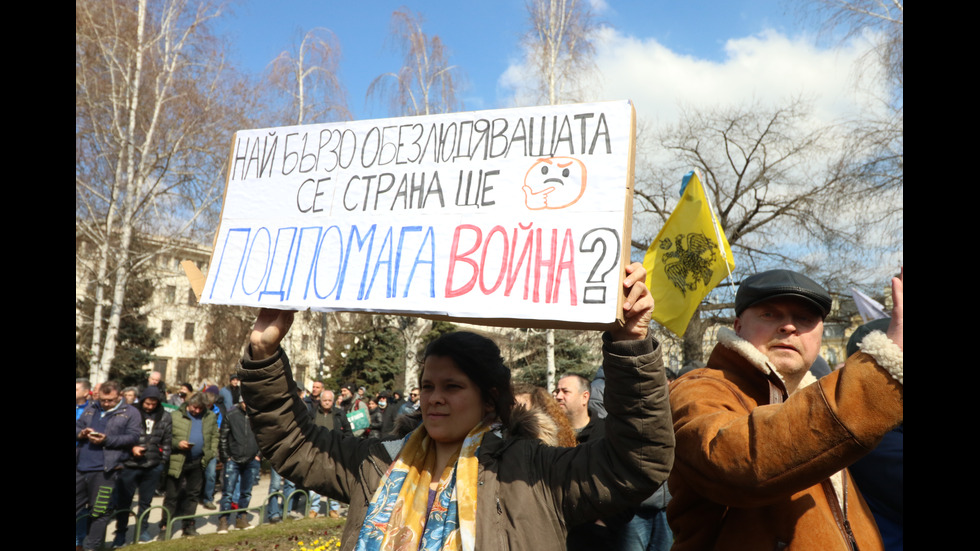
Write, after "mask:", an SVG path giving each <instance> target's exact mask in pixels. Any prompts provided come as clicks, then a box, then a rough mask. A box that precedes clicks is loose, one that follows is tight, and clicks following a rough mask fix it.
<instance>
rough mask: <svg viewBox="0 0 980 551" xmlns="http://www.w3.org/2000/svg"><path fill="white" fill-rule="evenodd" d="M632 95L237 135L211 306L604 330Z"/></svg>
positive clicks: (611, 300) (626, 244)
mask: <svg viewBox="0 0 980 551" xmlns="http://www.w3.org/2000/svg"><path fill="white" fill-rule="evenodd" d="M634 136H635V113H634V110H633V106H632V104H631V103H630V102H628V101H621V102H604V103H593V104H574V105H558V106H544V107H533V108H520V109H503V110H493V111H475V112H467V113H452V114H444V115H431V116H419V117H406V118H396V119H381V120H366V121H354V122H347V123H331V124H316V125H305V126H288V127H280V128H270V129H258V130H247V131H241V132H238V133H236V134H235V138H234V143H233V145H232V151H231V156H230V159H229V171H228V182H227V186H226V188H225V195H224V204H223V207H222V215H221V223H220V226H219V229H218V233H217V235H216V237H215V246H214V251H213V253H212V257H211V261H210V264H209V266H208V270H207V272H208V273H207V280H206V282H205V287H204V291H203V294H202V297H201V302H204V303H212V304H235V305H249V306H265V307H271V308H280V309H287V308H288V309H300V310H301V309H307V308H310V309H313V310H317V311H331V310H345V311H370V312H390V313H400V314H412V315H426V316H430V317H450V318H452V319H454V320H471V321H474V322H477V323H483V324H487V325H520V326H526V327H565V326H578V327H583V326H584V327H596V328H599V327H608V326H610V325H611V324H613V323H615V322H616V320H617V318H619V317H621V311H620V310H621V301H622V291H621V281H622V272H623V269H622V267H623V264H624V263H625V262H628V260H629V248H630V222H631V213H632V199H633V196H632V189H633V157H634V147H635V146H634Z"/></svg>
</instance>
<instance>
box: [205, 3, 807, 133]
mask: <svg viewBox="0 0 980 551" xmlns="http://www.w3.org/2000/svg"><path fill="white" fill-rule="evenodd" d="M593 1H595V0H593ZM401 6H407V7H408V8H409V9H411V10H413V11H415V12H417V13H420V14H422V16H423V18H424V27H423V28H424V30H425V32H426V33H427V34H429V35H433V34H436V35H439V36H440V37H441V38H442V39H443V41H444V43H445V44H446V45H447V46H448V47H449V49H450V52H451V58H450V59H451V61H452V63H454V64H455V65H457V66H459V67H460V68H461V69H462V71H463V73H464V75H465V77H466V80H465V82H466V84H467V86H466V88H465V90H464V92H463V98H464V103H465V108H466V109H467V110H471V109H492V108H499V107H508V106H510V105H511V104H512V103H513V91H512V90H510V89H508V88H506V87H502V86H501V76H502V75H503V74H504V73H505V72H506V71H507V70H508V68H509V67H513V66H514V65H517V64H519V63H520V61H521V58H522V52H521V49H520V44H519V41H520V37H521V35H522V33H523V32H525V30H526V28H527V16H526V10H525V7H524V0H494V1H484V2H470V1H458V0H450V1H444V0H429V1H415V2H403V1H388V0H361V1H359V2H351V1H349V0H344V1H337V0H319V1H314V0H283V1H278V2H271V1H263V0H248V1H244V2H240V3H236V4H235V6H234V9H233V12H232V13H231V14H229V15H225V16H224V17H222V19H221V21H220V29H221V30H222V31H223V32H225V33H227V35H228V37H229V38H230V39H231V46H232V51H231V54H232V61H233V62H234V63H235V64H237V65H239V66H240V67H242V68H243V69H245V70H246V71H248V72H250V73H255V74H258V73H261V72H262V71H263V70H264V69H265V68H266V66H267V65H268V63H269V62H270V61H271V60H272V59H274V58H275V57H276V56H277V55H278V54H279V53H280V52H281V51H283V50H286V49H289V48H290V47H291V45H292V44H293V43H294V42H298V41H299V39H300V37H301V36H302V33H304V32H306V31H307V30H309V29H311V28H313V27H326V28H328V29H330V30H331V31H333V32H334V34H335V35H336V36H337V38H338V41H339V43H340V47H341V50H342V58H341V62H340V78H341V82H342V83H343V84H344V86H345V87H346V89H347V97H348V103H349V107H350V109H351V111H352V113H353V115H354V117H355V118H358V119H362V118H377V117H384V116H388V113H387V112H386V110H385V106H384V105H383V104H382V103H380V102H377V101H373V102H366V100H365V93H366V91H367V87H368V85H369V84H370V82H371V81H372V80H373V79H374V78H375V77H376V76H378V75H379V74H382V73H384V72H387V71H394V70H397V68H398V67H399V65H400V59H401V58H400V54H399V53H398V52H396V51H394V50H393V49H392V48H391V46H390V44H389V43H388V42H386V39H387V37H388V33H389V28H390V18H391V13H392V12H393V11H394V10H396V9H398V8H399V7H401ZM791 10H792V6H789V5H788V4H787V3H786V2H785V1H784V0H755V1H749V0H729V1H724V2H717V1H714V2H696V1H695V2H672V1H663V0H657V1H641V0H606V1H605V2H604V4H603V5H601V6H599V8H598V9H596V10H594V12H595V13H596V15H597V18H598V20H599V21H600V22H601V23H603V24H605V25H607V26H608V27H610V28H612V29H615V31H616V35H615V36H616V37H617V39H623V38H630V39H633V40H635V41H641V42H644V43H647V44H650V43H656V44H659V45H660V46H662V47H664V48H666V49H667V50H669V51H670V52H672V53H673V54H674V55H675V56H676V57H678V58H681V59H684V58H686V59H688V60H698V61H702V62H706V63H715V64H720V63H724V61H725V60H726V58H728V57H729V55H730V54H729V53H728V52H727V51H726V44H728V43H729V41H730V40H732V39H740V38H747V37H753V36H760V35H762V34H763V33H770V34H772V33H776V34H778V35H780V36H785V37H800V36H803V33H802V31H801V28H800V25H799V24H798V19H799V18H798V14H797V13H795V12H793V11H791ZM812 35H813V33H808V34H807V36H812ZM808 40H809V39H808ZM602 78H603V79H604V80H606V81H611V80H615V77H608V76H607V75H603V77H602ZM620 89H623V90H624V91H621V92H619V93H620V94H624V93H625V94H627V95H630V96H632V95H634V93H633V91H632V90H631V89H630V87H628V86H627V87H625V88H620ZM610 93H611V92H610ZM595 99H622V96H618V97H615V98H613V97H605V96H603V97H599V98H595ZM638 108H642V106H638Z"/></svg>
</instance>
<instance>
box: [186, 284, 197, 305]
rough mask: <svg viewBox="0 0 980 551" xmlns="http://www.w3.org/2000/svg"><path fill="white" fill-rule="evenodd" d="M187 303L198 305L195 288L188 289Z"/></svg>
mask: <svg viewBox="0 0 980 551" xmlns="http://www.w3.org/2000/svg"><path fill="white" fill-rule="evenodd" d="M187 305H188V306H195V305H197V296H195V295H194V289H191V288H188V289H187Z"/></svg>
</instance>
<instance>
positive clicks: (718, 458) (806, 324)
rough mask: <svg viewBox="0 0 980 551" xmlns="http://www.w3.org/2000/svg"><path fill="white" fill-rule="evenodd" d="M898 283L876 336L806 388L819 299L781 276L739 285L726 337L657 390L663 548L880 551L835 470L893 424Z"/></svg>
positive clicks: (897, 406) (811, 289) (823, 305)
mask: <svg viewBox="0 0 980 551" xmlns="http://www.w3.org/2000/svg"><path fill="white" fill-rule="evenodd" d="M903 285H904V283H903V279H902V278H895V279H893V281H892V293H893V296H894V298H895V311H894V313H893V318H892V322H891V325H890V326H889V329H888V334H887V335H886V334H884V333H881V332H875V333H872V334H870V335H868V337H866V338H865V339H864V340H863V341H862V345H861V348H862V350H861V351H859V352H858V353H856V354H854V355H853V356H851V357H850V358H848V359H847V362H846V364H845V365H844V367H843V368H841V369H839V370H837V371H834V372H832V373H831V374H830V375H827V376H825V377H823V378H821V379H820V380H819V381H818V380H816V379H815V378H814V377H813V376H812V375H810V374H809V367H810V365H812V364H813V361H814V360H815V359H816V357H817V355H818V353H819V352H820V345H821V338H822V335H823V319H824V318H825V317H826V315H827V313H828V312H829V310H830V306H831V299H830V296H829V295H828V294H827V292H826V291H825V290H824V289H823V288H822V287H820V285H818V284H817V283H815V282H814V281H812V280H810V279H809V278H807V277H805V276H803V275H801V274H797V273H794V272H790V271H786V270H773V271H770V272H763V273H760V274H756V275H754V276H751V277H749V278H747V279H746V280H745V281H744V282H743V283H742V285H741V286H740V288H739V291H738V294H737V295H736V298H735V312H736V316H737V319H736V320H735V325H734V331H732V330H729V329H722V330H721V331H719V334H718V341H719V343H718V344H717V345H716V346H715V348H714V350H713V351H712V353H711V357H710V359H709V360H708V365H707V367H706V368H703V369H698V370H695V371H692V372H691V373H689V374H687V375H685V376H683V377H681V378H679V379H678V380H677V381H675V382H674V383H673V384H672V385H671V388H670V404H671V411H672V415H673V419H674V432H675V437H676V448H675V455H676V461H675V462H674V469H673V471H672V472H671V473H670V479H669V482H668V483H669V488H670V492H671V494H673V501H671V502H670V505H669V506H668V508H667V518H668V521H669V522H670V526H671V529H672V530H673V532H674V538H675V540H674V547H673V549H674V550H681V551H684V550H707V549H726V550H727V549H746V550H749V549H751V550H757V549H786V550H811V549H812V550H820V551H825V550H836V549H841V550H844V549H856V548H860V549H861V550H862V551H868V550H873V549H881V548H882V542H881V537H880V536H879V534H878V530H877V527H876V526H875V522H874V519H873V518H872V515H871V513H870V511H869V510H868V507H867V504H866V503H865V502H864V499H863V498H862V497H861V495H860V493H859V492H858V491H857V488H856V486H855V484H854V481H853V479H852V478H851V477H850V475H849V474H848V472H847V469H846V467H847V466H848V465H850V464H851V463H853V462H854V461H855V460H857V459H858V458H859V457H861V456H862V455H864V454H865V453H867V452H868V451H870V450H871V449H873V448H874V447H875V445H876V444H877V443H878V441H879V440H880V439H881V437H882V436H883V435H884V434H885V433H887V432H888V431H890V430H891V429H893V428H895V427H896V426H897V425H898V424H900V423H901V422H902V421H903V419H904V386H903V383H902V380H903V379H902V377H903V375H902V372H903V337H902V335H903V328H902V326H903V321H904V318H903Z"/></svg>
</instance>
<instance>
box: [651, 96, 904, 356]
mask: <svg viewBox="0 0 980 551" xmlns="http://www.w3.org/2000/svg"><path fill="white" fill-rule="evenodd" d="M847 130H848V129H847V128H846V127H842V126H815V125H814V123H813V122H812V119H811V117H810V109H809V105H808V103H807V102H805V101H802V100H799V99H797V100H793V101H790V102H789V103H787V104H786V105H782V106H776V107H765V106H761V105H757V104H756V105H747V106H738V107H732V108H728V109H718V110H712V111H695V112H686V113H685V114H684V116H683V117H682V122H681V123H680V124H678V125H677V126H675V127H672V128H669V129H668V130H667V131H666V132H665V133H664V134H663V136H662V138H661V140H660V145H661V147H663V148H664V149H665V150H666V151H667V153H668V157H669V160H668V161H666V162H665V163H664V164H662V165H660V170H658V171H652V172H646V173H644V174H641V175H640V180H639V181H638V183H637V186H636V187H637V189H636V196H637V197H638V201H637V204H636V208H637V210H639V211H641V212H643V213H646V214H648V215H653V220H655V221H659V225H662V223H663V222H665V221H666V220H667V218H668V217H669V216H670V213H671V212H672V210H673V208H674V207H675V206H676V204H677V200H678V199H677V196H678V195H677V187H678V183H679V181H680V175H681V174H683V173H685V172H687V171H688V170H690V169H691V168H699V169H700V170H701V171H702V172H703V174H704V182H703V184H704V187H705V190H706V191H707V195H708V199H709V201H711V204H712V208H713V209H714V210H715V212H716V214H717V216H718V220H719V222H720V223H721V226H722V228H723V229H724V231H725V235H726V236H727V237H728V241H729V244H730V245H731V247H732V251H733V252H734V254H735V256H736V270H737V273H736V274H735V276H736V277H740V276H741V275H743V274H750V273H754V272H756V271H759V270H763V269H769V268H772V267H777V266H779V267H794V268H797V269H799V270H801V271H804V272H805V273H808V274H810V275H811V276H813V277H814V278H815V279H818V280H820V281H822V282H823V283H824V284H825V285H827V287H828V288H829V289H832V290H836V289H845V288H846V286H847V285H849V284H852V283H854V282H857V281H861V280H862V279H864V278H867V277H870V276H871V275H872V274H873V273H874V272H875V271H876V268H879V264H880V263H881V261H882V258H884V257H885V256H886V255H887V254H888V253H890V252H895V251H900V250H901V246H902V239H901V234H900V232H899V233H898V234H897V235H896V234H895V233H893V232H894V227H895V224H896V223H897V224H898V225H899V227H900V225H901V216H902V214H901V212H902V211H901V205H902V200H901V189H897V190H896V189H894V188H880V187H877V186H876V185H875V184H874V182H869V181H867V180H865V179H863V178H862V172H861V170H860V169H859V168H860V166H861V165H862V163H863V155H864V154H866V152H867V150H866V148H865V147H863V144H862V143H861V142H860V140H857V139H855V138H854V137H853V136H850V135H849V133H848V132H847ZM636 218H641V216H637V217H636ZM656 225H657V224H653V225H651V226H648V227H647V235H648V237H647V239H652V238H653V236H654V235H655V233H654V232H653V230H654V229H655V228H654V227H653V226H656ZM633 245H634V247H638V248H641V249H642V250H646V248H647V245H648V243H646V242H643V241H642V240H635V241H634V243H633ZM710 299H711V295H709V300H710ZM731 306H732V305H731V304H730V303H728V304H725V303H723V304H718V303H710V302H708V303H704V304H702V308H701V309H702V311H703V312H699V313H696V314H695V315H694V318H693V319H692V321H691V324H690V325H689V326H688V329H687V332H686V333H685V335H684V343H685V344H684V350H685V363H686V362H688V361H691V360H695V359H701V341H702V338H703V335H704V332H705V330H706V329H707V328H708V327H709V326H711V325H713V324H716V323H722V322H730V321H731V319H730V318H726V317H725V316H724V314H725V313H726V312H728V311H727V310H726V308H731ZM702 313H704V314H705V316H702V315H701V314H702Z"/></svg>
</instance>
